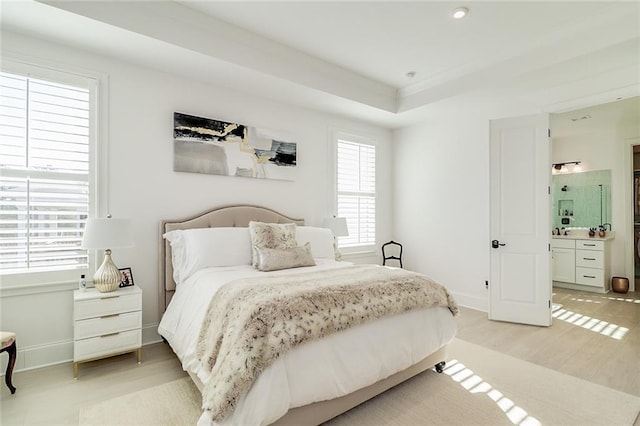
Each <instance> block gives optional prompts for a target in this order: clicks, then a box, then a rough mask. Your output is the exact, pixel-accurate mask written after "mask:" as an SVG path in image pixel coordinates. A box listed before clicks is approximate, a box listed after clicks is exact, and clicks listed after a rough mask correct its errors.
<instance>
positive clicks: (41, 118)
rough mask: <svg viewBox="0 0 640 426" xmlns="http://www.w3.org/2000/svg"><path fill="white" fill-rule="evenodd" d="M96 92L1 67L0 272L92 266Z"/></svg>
mask: <svg viewBox="0 0 640 426" xmlns="http://www.w3.org/2000/svg"><path fill="white" fill-rule="evenodd" d="M89 144H90V92H89V90H88V89H87V88H83V87H76V86H73V85H68V84H59V83H56V82H52V81H46V80H40V79H37V78H33V77H29V76H24V75H18V74H11V73H5V72H0V237H1V239H0V274H6V273H16V272H29V271H53V270H61V269H75V268H87V266H88V256H87V252H86V250H82V249H81V248H80V243H81V241H82V233H83V229H84V223H85V221H86V218H87V216H88V213H89V190H90V189H89V188H90V185H89V165H90V162H89V146H90V145H89Z"/></svg>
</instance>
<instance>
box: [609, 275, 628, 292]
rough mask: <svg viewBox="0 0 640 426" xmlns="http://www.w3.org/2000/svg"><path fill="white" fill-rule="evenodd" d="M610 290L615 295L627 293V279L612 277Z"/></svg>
mask: <svg viewBox="0 0 640 426" xmlns="http://www.w3.org/2000/svg"><path fill="white" fill-rule="evenodd" d="M611 289H612V290H613V291H615V292H616V293H622V294H625V293H627V292H628V291H629V279H628V278H624V277H612V278H611Z"/></svg>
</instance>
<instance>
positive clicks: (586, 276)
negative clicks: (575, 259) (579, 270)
mask: <svg viewBox="0 0 640 426" xmlns="http://www.w3.org/2000/svg"><path fill="white" fill-rule="evenodd" d="M583 277H585V278H593V279H595V278H596V277H595V276H593V275H583Z"/></svg>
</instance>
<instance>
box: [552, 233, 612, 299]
mask: <svg viewBox="0 0 640 426" xmlns="http://www.w3.org/2000/svg"><path fill="white" fill-rule="evenodd" d="M572 232H574V231H571V232H569V235H554V236H553V238H552V240H551V259H552V263H551V270H552V271H553V272H552V277H553V285H554V286H556V287H563V288H570V289H574V290H581V291H590V292H595V293H607V292H609V291H610V289H611V284H610V283H611V266H610V264H611V261H610V257H611V244H610V242H611V240H613V239H614V237H615V234H614V233H613V232H612V231H607V233H606V235H605V236H604V237H589V236H588V235H587V234H586V233H581V232H575V233H573V234H571V233H572Z"/></svg>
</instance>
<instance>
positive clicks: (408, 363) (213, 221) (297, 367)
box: [158, 205, 457, 425]
mask: <svg viewBox="0 0 640 426" xmlns="http://www.w3.org/2000/svg"><path fill="white" fill-rule="evenodd" d="M251 222H259V223H265V224H271V223H273V224H295V226H296V227H297V228H296V229H297V238H298V244H299V245H300V246H301V247H302V245H305V246H306V248H307V250H308V251H309V250H311V251H313V253H312V257H313V259H314V261H315V262H314V263H315V265H313V266H307V267H302V268H294V269H284V270H276V271H273V272H261V271H258V270H256V269H255V268H254V267H252V265H251V264H250V263H251V260H250V258H251V254H248V255H247V254H246V253H245V251H246V250H249V251H251V249H252V246H251V243H250V242H249V243H246V242H245V241H244V237H242V238H240V239H241V240H242V241H243V242H242V244H244V245H242V244H241V245H239V246H232V247H231V248H229V247H227V246H225V250H221V249H220V247H214V248H212V249H211V251H213V252H215V253H213V255H211V256H201V257H203V258H205V257H206V258H207V259H208V260H206V261H207V262H210V261H211V259H212V258H216V259H219V261H216V262H218V263H216V264H215V265H214V266H207V267H199V266H198V265H195V266H194V265H190V266H189V267H187V268H186V269H189V268H191V269H192V271H191V274H190V275H189V276H188V277H187V278H185V277H184V276H180V275H179V272H180V271H184V270H185V267H184V262H183V261H182V260H180V258H179V254H178V253H177V252H176V253H174V252H173V251H172V245H173V246H174V247H179V246H177V245H175V244H174V243H172V241H171V240H170V239H169V238H165V237H163V235H164V236H167V234H168V233H169V235H172V234H180V235H183V234H186V233H187V232H189V233H197V235H200V234H202V233H204V232H210V233H211V234H215V235H216V236H217V237H216V238H218V239H219V240H225V241H226V242H229V241H232V240H233V239H234V238H235V236H232V234H233V235H245V234H244V233H245V230H246V229H248V227H249V224H250V223H251ZM252 226H253V224H252ZM287 226H288V225H287ZM160 228H161V229H160V247H161V250H160V285H159V289H158V290H159V292H158V300H159V310H160V314H161V317H162V319H161V322H160V325H159V328H158V331H159V333H160V334H161V335H162V336H163V338H164V339H165V340H166V341H167V342H168V344H169V345H170V346H171V347H172V349H173V350H174V352H175V353H176V355H177V356H178V358H179V359H180V361H181V362H182V366H183V368H184V369H185V371H187V372H188V374H189V375H190V376H191V378H192V379H193V381H194V382H195V384H196V385H197V387H198V389H199V390H200V391H201V392H203V395H206V384H207V383H208V382H209V381H210V380H209V379H210V378H211V371H208V370H207V369H206V368H203V367H202V362H201V359H199V356H201V353H199V352H198V351H199V349H198V348H197V347H196V346H197V344H196V341H198V340H199V334H200V333H201V326H202V323H203V319H204V317H205V315H206V314H207V312H206V311H207V306H208V305H209V300H210V299H211V298H212V297H213V294H214V293H216V292H220V293H222V291H220V290H219V289H220V288H227V287H230V286H226V287H224V284H225V283H227V282H232V281H233V282H234V284H235V283H236V282H238V281H242V280H246V281H247V282H253V281H256V280H269V279H285V280H286V279H287V278H286V277H287V276H290V279H294V278H295V277H300V276H302V275H303V274H318V276H325V275H326V276H329V275H332V274H341V273H343V272H342V271H345V272H346V271H350V270H353V269H357V268H359V267H362V268H365V266H359V265H352V264H350V263H348V262H338V261H336V260H335V256H334V255H333V251H332V250H333V245H332V237H331V250H330V249H329V248H328V247H325V246H328V245H329V244H328V242H327V236H326V233H325V232H323V231H325V230H322V229H319V228H314V227H306V226H304V220H302V219H295V218H291V217H288V216H286V215H283V214H281V213H278V212H276V211H273V210H270V209H267V208H264V207H259V206H250V205H237V206H226V207H221V208H216V209H214V210H210V211H207V212H204V213H201V214H198V215H195V216H192V217H189V218H185V219H182V220H164V221H162V222H161V226H160ZM209 228H220V229H213V230H209V231H206V230H208V229H209ZM232 228H237V229H232ZM172 231H181V232H176V233H172ZM303 231H304V232H303ZM246 232H249V231H246ZM328 232H330V231H328ZM246 235H248V234H246ZM305 236H306V238H307V239H306V240H305ZM198 238H200V237H198ZM305 241H307V243H306V244H305ZM204 244H205V245H206V244H210V241H209V240H207V241H206V242H205V243H204ZM211 244H213V243H211ZM216 244H218V243H216ZM246 244H249V245H248V246H246ZM309 244H310V247H311V248H309ZM245 246H246V247H245ZM199 250H200V249H199ZM208 250H209V249H207V250H200V251H206V252H207V253H209V251H208ZM254 250H255V249H254ZM234 252H237V253H240V254H241V255H242V256H249V257H248V258H247V259H249V261H248V262H247V261H246V259H245V258H243V260H242V261H241V262H239V263H241V264H240V265H228V264H227V263H233V262H235V258H233V259H231V256H233V255H234ZM255 254H256V253H255V252H254V253H253V255H255ZM196 257H199V256H196ZM225 258H228V259H227V260H225ZM225 262H226V263H225ZM174 263H176V265H178V264H179V266H177V269H178V272H176V271H174ZM196 263H197V262H196ZM205 266H206V265H205ZM379 268H385V267H379ZM389 269H397V268H385V270H389ZM356 272H357V271H356ZM176 273H177V274H178V275H176ZM323 274H324V275H323ZM174 278H178V281H179V284H176V279H174ZM295 279H299V278H295ZM252 280H253V281H252ZM265 282H267V281H265ZM445 293H446V290H445ZM449 304H450V305H451V304H455V302H453V301H452V299H451V300H450V301H449ZM209 309H211V307H209ZM456 309H457V308H456ZM452 313H453V314H455V312H453V311H452V310H451V308H450V307H446V306H434V307H428V308H419V309H413V310H411V311H408V312H401V313H398V314H396V315H392V316H389V317H384V318H379V319H374V320H371V321H368V322H365V323H362V324H360V325H357V326H354V327H353V328H349V329H345V330H342V331H339V332H336V333H333V334H330V335H328V336H325V337H323V338H321V339H317V340H313V341H309V342H308V343H304V344H301V345H299V346H296V347H294V348H292V349H291V350H290V351H288V352H287V353H284V354H283V355H282V356H280V357H278V358H277V359H276V360H275V361H273V363H272V364H270V365H269V366H268V367H266V368H265V369H264V370H261V372H260V374H259V375H258V376H257V378H256V379H255V380H254V381H253V382H252V384H251V386H250V388H249V390H248V391H247V392H246V393H245V394H242V395H240V396H239V397H238V400H237V402H235V403H234V404H233V410H232V411H231V413H230V414H229V415H227V416H226V417H224V418H218V419H217V420H216V421H214V420H212V419H211V417H210V416H209V414H208V413H207V411H206V410H205V411H203V415H202V417H201V418H200V420H199V422H198V424H199V425H211V424H214V425H226V424H243V425H244V424H275V425H307V424H308V425H316V424H320V423H322V422H324V421H327V420H329V419H331V418H333V417H335V416H337V415H339V414H341V413H343V412H345V411H347V410H349V409H351V408H353V407H355V406H357V405H359V404H361V403H362V402H364V401H366V400H368V399H370V398H372V397H374V396H376V395H378V394H380V393H382V392H384V391H385V390H387V389H389V388H391V387H393V386H395V385H397V384H399V383H401V382H403V381H405V380H407V379H409V378H411V377H413V376H415V375H416V374H419V373H421V372H423V371H425V370H427V369H430V368H434V366H435V367H436V369H437V370H438V371H442V367H443V365H444V361H445V360H446V348H447V344H448V343H449V342H450V341H451V340H452V339H453V337H454V336H455V333H456V323H455V319H454V315H453V314H452ZM202 329H204V327H202ZM200 340H202V339H201V338H200ZM200 344H202V343H200ZM211 382H213V380H211ZM204 399H206V398H204Z"/></svg>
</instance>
